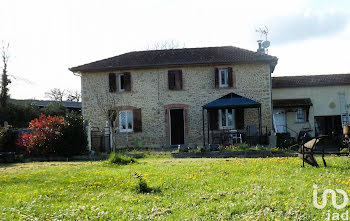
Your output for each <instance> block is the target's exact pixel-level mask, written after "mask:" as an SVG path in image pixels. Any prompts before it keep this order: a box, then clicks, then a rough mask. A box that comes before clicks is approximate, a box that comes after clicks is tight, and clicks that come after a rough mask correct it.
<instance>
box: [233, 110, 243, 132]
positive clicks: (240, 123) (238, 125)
mask: <svg viewBox="0 0 350 221" xmlns="http://www.w3.org/2000/svg"><path fill="white" fill-rule="evenodd" d="M235 113H236V116H235V118H236V129H238V130H243V129H244V109H236V111H235Z"/></svg>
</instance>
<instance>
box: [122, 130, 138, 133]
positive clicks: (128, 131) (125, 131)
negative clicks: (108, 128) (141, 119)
mask: <svg viewBox="0 0 350 221" xmlns="http://www.w3.org/2000/svg"><path fill="white" fill-rule="evenodd" d="M119 132H120V133H132V132H134V131H133V130H119Z"/></svg>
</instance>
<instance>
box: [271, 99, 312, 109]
mask: <svg viewBox="0 0 350 221" xmlns="http://www.w3.org/2000/svg"><path fill="white" fill-rule="evenodd" d="M310 106H312V102H311V99H310V98H300V99H281V100H273V107H274V108H276V107H310Z"/></svg>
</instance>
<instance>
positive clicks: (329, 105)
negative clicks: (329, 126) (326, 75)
mask: <svg viewBox="0 0 350 221" xmlns="http://www.w3.org/2000/svg"><path fill="white" fill-rule="evenodd" d="M340 92H345V99H346V103H347V104H350V85H336V86H322V87H296V88H275V89H272V99H273V100H279V99H297V98H310V99H311V102H312V104H313V106H312V107H311V108H310V114H309V123H310V127H311V129H312V135H313V136H314V135H315V124H314V123H315V122H314V117H315V116H330V115H340V100H339V93H340ZM348 110H349V109H348ZM295 121H296V116H295V112H289V113H287V127H289V128H291V129H292V130H295V131H297V132H299V131H300V130H301V129H302V128H303V127H305V126H307V125H306V124H305V123H296V122H295ZM339 124H340V122H339ZM291 135H292V136H294V133H291Z"/></svg>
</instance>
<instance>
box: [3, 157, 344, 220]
mask: <svg viewBox="0 0 350 221" xmlns="http://www.w3.org/2000/svg"><path fill="white" fill-rule="evenodd" d="M319 160H320V159H319ZM320 162H321V161H320ZM327 162H328V164H329V167H327V168H323V167H321V168H311V167H306V168H300V165H301V162H300V160H299V159H298V158H269V159H173V158H171V157H170V156H169V155H165V156H162V158H156V157H153V158H150V157H146V158H143V159H138V163H137V164H128V165H110V164H107V163H106V162H44V163H25V164H11V165H0V220H34V219H35V218H37V219H38V220H46V219H48V220H54V219H56V220H88V219H89V220H136V219H141V220H148V219H165V220H173V219H176V220H186V219H187V220H192V219H196V220H213V219H219V220H221V219H228V220H248V219H249V218H250V219H251V220H267V219H268V218H269V219H270V220H271V219H273V220H274V219H279V220H286V219H289V220H311V219H315V220H320V219H321V218H322V219H323V220H324V219H325V218H326V217H325V212H326V211H327V210H331V212H338V211H337V210H336V209H334V208H333V207H332V206H331V203H330V200H329V203H328V204H327V207H326V208H325V209H324V210H318V209H316V208H315V207H314V206H313V205H312V191H313V184H317V185H318V187H319V196H321V191H323V190H324V189H327V188H332V189H336V188H337V189H343V190H345V191H347V192H348V193H350V173H349V163H348V162H347V159H346V158H345V157H329V158H327ZM135 174H138V175H142V178H143V179H144V180H145V181H146V183H147V187H150V188H157V189H159V191H150V193H139V192H140V191H136V189H137V185H139V179H138V178H137V177H135ZM143 185H144V184H143ZM349 195H350V194H349ZM339 198H340V197H339ZM349 209H350V206H349V205H348V206H347V207H346V208H345V209H343V210H342V211H340V212H344V211H346V210H349Z"/></svg>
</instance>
